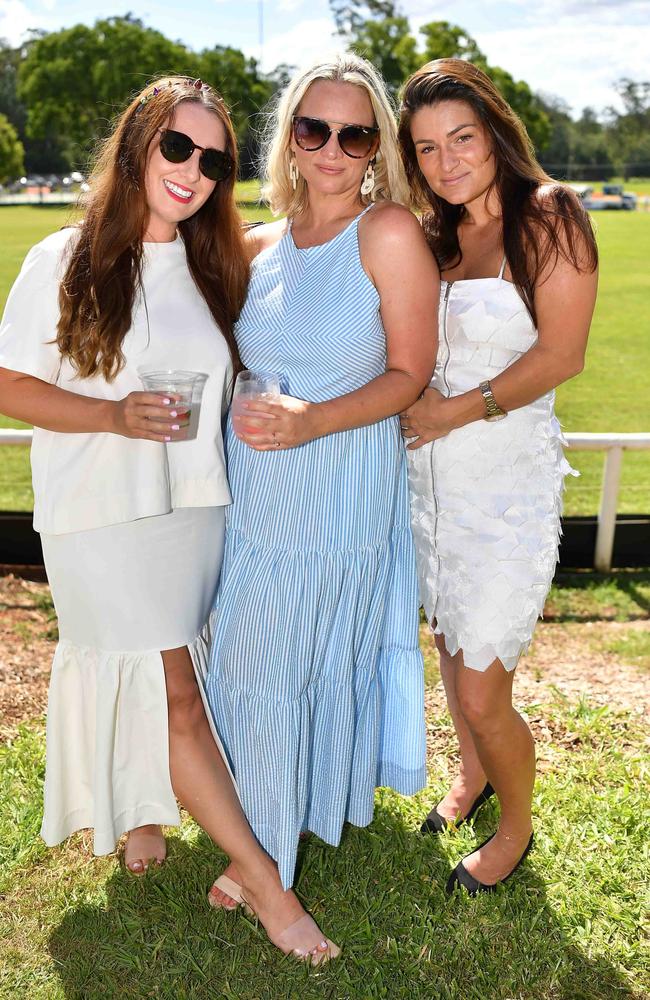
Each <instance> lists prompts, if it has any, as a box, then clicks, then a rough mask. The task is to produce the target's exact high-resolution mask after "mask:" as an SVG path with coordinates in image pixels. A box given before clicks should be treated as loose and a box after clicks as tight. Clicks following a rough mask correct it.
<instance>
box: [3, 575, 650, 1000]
mask: <svg viewBox="0 0 650 1000" xmlns="http://www.w3.org/2000/svg"><path fill="white" fill-rule="evenodd" d="M649 600H650V574H649V573H647V572H645V571H641V572H637V573H619V574H613V575H612V576H611V577H609V578H604V577H597V575H596V574H574V575H573V576H571V577H569V575H568V574H567V575H566V576H565V577H564V578H563V579H562V583H561V584H560V585H559V586H557V585H556V586H555V587H554V588H553V591H552V592H551V596H550V599H549V604H548V611H549V615H550V617H551V618H552V619H553V620H554V621H555V624H552V625H543V626H541V627H540V631H541V630H543V629H553V628H555V629H560V630H562V629H571V628H573V629H576V628H582V629H583V634H584V635H587V634H588V632H589V626H588V625H585V624H582V625H581V624H579V623H585V622H592V623H593V621H594V619H595V618H602V617H603V613H604V610H605V611H607V613H608V614H609V615H610V617H612V618H615V619H616V621H617V622H618V623H620V628H617V629H615V634H616V635H619V636H620V637H623V636H625V635H629V636H633V635H637V636H638V638H639V639H641V638H642V636H645V639H646V646H645V653H644V657H645V659H644V661H643V662H645V663H650V655H649V654H650V647H649V646H648V644H647V639H648V638H649V637H650V634H649V633H648V632H647V630H646V631H643V632H641V631H639V630H638V629H636V628H635V627H634V626H635V625H638V624H639V619H640V618H643V617H647V613H648V607H649V603H648V602H649ZM33 627H35V628H36V629H38V628H41V627H43V626H42V624H41V625H39V624H37V623H34V626H33ZM621 629H624V630H623V631H622V630H621ZM25 641H26V642H28V641H29V639H28V637H26V638H25ZM537 641H542V640H537ZM422 647H423V652H424V654H425V668H426V674H425V676H426V681H427V704H428V706H429V711H428V731H429V736H430V751H431V753H430V761H429V782H430V784H429V788H428V789H427V791H426V792H423V793H421V794H420V795H418V796H416V797H415V798H412V799H406V798H401V797H400V796H398V795H396V794H394V793H391V792H389V791H386V790H383V791H380V792H379V793H378V794H377V797H376V808H375V818H374V821H373V822H372V824H371V825H370V826H369V827H367V828H365V829H358V828H355V827H348V828H347V829H346V830H345V832H344V837H343V841H342V844H341V846H340V847H339V848H338V849H337V850H334V849H332V848H331V847H328V846H327V845H326V844H324V843H322V842H321V841H319V840H318V839H317V838H312V839H311V840H310V841H308V842H307V843H306V844H305V845H303V847H302V849H301V867H300V871H299V875H298V882H297V891H298V893H299V894H300V896H301V898H302V900H303V901H304V903H305V905H306V906H307V907H308V908H309V909H310V910H311V911H312V913H313V914H314V916H315V917H316V919H317V920H319V921H320V922H321V923H322V925H323V926H324V927H325V928H326V929H327V931H328V933H329V934H330V935H331V937H332V938H333V939H334V940H336V941H337V942H340V943H341V944H342V945H343V948H344V950H343V956H342V958H341V959H340V960H339V961H338V962H337V963H335V964H333V965H332V966H331V967H329V968H325V969H323V970H320V971H319V972H310V971H309V970H307V969H304V968H302V967H300V966H299V965H297V964H295V963H294V962H293V961H292V960H291V959H290V958H287V959H284V958H282V956H281V955H279V953H278V952H277V951H275V949H273V947H272V946H271V945H270V944H269V943H268V941H267V939H266V937H265V935H264V932H263V930H262V929H261V928H258V927H256V926H255V923H254V922H252V921H250V920H249V919H248V918H246V917H245V916H244V915H243V914H241V913H239V914H232V913H231V914H228V913H223V912H214V911H212V910H210V909H209V907H208V906H207V903H206V901H205V894H206V891H207V888H208V887H209V885H210V884H211V882H212V880H213V879H214V877H215V875H216V874H217V873H218V872H219V870H220V868H221V867H222V866H223V864H224V858H223V855H222V854H221V853H220V852H219V851H218V850H217V849H216V848H215V847H214V846H213V845H212V844H211V843H210V841H209V839H208V838H207V837H206V835H205V834H203V833H202V832H201V830H200V829H199V828H198V827H197V826H196V825H195V824H194V823H193V822H192V821H191V820H189V819H188V818H187V817H185V818H184V820H183V824H182V826H181V827H180V828H179V829H169V830H168V833H169V859H168V861H167V863H166V864H165V865H164V867H163V868H161V869H160V870H158V871H151V872H150V873H148V874H147V876H146V877H145V878H142V879H138V878H134V877H132V876H130V875H128V874H127V873H126V872H125V870H124V868H122V867H120V866H119V865H118V864H117V863H116V860H115V858H114V857H109V858H93V857H92V854H91V842H90V837H89V835H88V834H85V833H84V834H78V835H75V836H73V837H72V838H71V839H70V840H69V841H68V842H66V843H65V844H63V845H62V846H61V847H59V848H55V849H53V850H48V849H46V848H45V846H44V845H43V843H42V842H41V841H40V839H39V837H38V829H39V823H40V817H41V785H42V776H43V763H44V740H43V726H42V723H41V722H40V721H34V722H33V723H31V724H29V725H26V726H24V727H23V728H22V730H21V732H20V734H19V735H18V736H17V737H16V738H14V739H13V740H11V741H10V742H8V743H7V744H6V745H4V746H0V1000H18V998H25V1000H144V998H152V1000H431V998H434V997H435V998H439V1000H644V998H647V997H648V996H650V976H649V975H648V965H647V961H646V959H647V954H645V955H644V945H643V936H642V929H641V928H642V921H643V893H644V882H645V881H647V870H646V871H645V872H644V869H643V865H644V860H645V862H646V863H647V844H646V843H645V840H646V835H647V824H648V822H649V821H650V815H649V814H648V800H647V795H646V794H645V791H644V785H645V784H647V779H648V760H647V757H645V756H644V754H643V749H642V748H643V742H644V730H643V726H642V719H641V716H640V715H639V714H637V713H636V712H635V711H634V710H633V709H631V708H628V709H623V708H620V709H619V708H612V707H607V706H603V705H598V704H596V703H592V702H590V700H589V698H588V697H585V696H584V695H582V696H578V695H576V697H575V698H574V699H570V698H567V696H566V694H564V693H563V692H562V691H560V690H559V689H557V688H553V686H552V685H549V681H548V680H547V678H546V677H545V675H544V667H543V661H540V663H541V664H542V665H541V666H539V665H538V666H537V667H535V666H533V667H532V671H533V676H534V678H535V681H536V682H537V684H536V687H535V688H534V693H533V694H532V696H529V697H527V698H526V699H525V702H524V703H525V707H524V709H523V710H524V713H525V715H526V717H527V719H528V721H529V723H530V724H531V725H532V726H533V728H534V729H535V726H537V732H536V735H537V738H538V741H539V742H538V750H539V754H538V757H539V775H538V780H537V785H536V790H535V797H534V822H535V826H536V845H535V848H534V850H533V852H532V853H531V855H530V858H529V860H528V861H527V863H526V864H525V866H523V867H522V869H521V870H520V871H519V872H518V873H517V874H516V875H515V877H514V878H513V879H512V881H511V882H510V883H509V884H508V886H506V887H504V888H503V889H501V890H499V891H498V892H497V893H495V894H494V895H493V896H483V897H481V898H478V899H476V900H471V899H469V898H467V897H464V896H456V897H454V898H451V899H449V898H447V897H446V896H445V894H444V881H445V877H446V874H447V872H448V870H449V868H450V867H451V866H453V864H455V862H456V860H457V859H458V858H459V857H461V856H462V855H464V854H467V853H469V852H471V851H472V850H473V849H474V847H475V845H476V844H477V843H481V841H482V840H484V839H485V838H486V837H487V836H489V834H490V833H491V832H492V831H493V830H494V827H495V825H496V820H497V809H496V807H495V806H494V805H493V804H490V805H488V806H486V807H485V808H484V809H482V810H481V812H480V814H479V818H478V820H477V822H476V825H475V826H474V827H471V826H470V827H462V828H460V829H459V830H457V831H455V832H450V833H448V834H445V835H444V836H442V837H437V838H436V837H427V838H423V837H422V836H420V834H419V833H418V832H417V829H418V826H419V823H420V822H421V819H422V816H423V815H424V814H425V813H426V811H427V810H428V809H429V808H430V807H431V804H432V803H433V802H435V801H436V799H437V798H438V797H439V796H440V794H441V793H442V790H443V789H444V788H445V786H446V783H447V781H448V775H449V772H450V771H451V769H453V767H454V753H455V749H454V742H453V735H452V728H451V720H450V719H449V717H448V715H447V714H446V712H445V711H444V708H443V707H442V701H441V695H440V694H439V693H438V694H436V690H437V689H436V685H437V682H438V680H439V677H438V670H437V657H436V656H435V655H434V654H433V652H432V643H431V639H430V637H429V636H426V635H425V634H424V632H423V637H422ZM531 655H532V656H534V655H535V647H534V648H533V653H532V654H531ZM639 662H641V661H639ZM629 663H630V661H629V660H625V659H622V660H621V661H620V663H619V664H618V667H617V668H615V672H618V673H619V674H620V676H621V677H622V678H624V679H627V680H629V670H628V671H627V672H626V664H629ZM522 669H523V670H526V669H527V668H526V666H524V667H523V668H522ZM613 675H614V673H613V674H612V676H613ZM520 683H521V682H520ZM553 691H554V692H555V693H554V694H553ZM538 692H539V693H538ZM518 701H519V704H520V705H521V704H522V701H521V698H518ZM635 707H636V706H635ZM540 727H541V729H540ZM646 887H647V886H646Z"/></svg>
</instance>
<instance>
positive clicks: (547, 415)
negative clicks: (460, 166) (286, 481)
mask: <svg viewBox="0 0 650 1000" xmlns="http://www.w3.org/2000/svg"><path fill="white" fill-rule="evenodd" d="M504 268H505V261H504V263H503V265H502V267H501V270H500V272H499V276H498V277H497V278H474V279H463V280H458V281H451V282H446V281H443V282H442V285H441V301H440V347H439V350H438V359H437V362H436V368H435V372H434V375H433V379H432V380H431V386H432V387H433V388H435V389H437V390H438V391H439V392H441V393H442V394H443V395H444V396H457V395H460V394H461V393H464V392H467V391H469V390H470V389H475V388H476V387H477V386H478V384H479V383H480V382H482V381H484V380H485V379H493V378H495V377H496V376H497V375H498V374H499V373H500V372H502V371H503V370H504V369H505V368H508V367H509V366H510V365H511V364H513V363H514V362H515V361H517V360H518V359H519V358H520V357H521V356H522V355H523V354H525V353H526V351H528V350H529V349H530V348H531V347H532V346H533V345H534V344H535V343H536V341H537V330H536V329H535V326H534V325H533V322H532V320H531V317H530V315H529V313H528V311H527V309H526V307H525V305H524V303H523V300H522V299H521V298H520V296H519V294H518V292H517V290H516V288H515V286H514V285H513V284H512V282H509V281H506V280H504V278H503V271H504ZM554 399H555V393H554V391H551V392H548V393H546V394H545V395H544V396H542V397H540V398H539V399H537V400H535V402H533V403H529V404H528V405H527V406H522V407H520V408H519V409H517V410H513V411H511V412H510V413H509V414H508V416H507V417H506V418H505V419H503V420H499V421H493V422H489V421H486V420H476V421H474V422H472V423H470V424H466V425H465V426H464V427H460V428H458V429H456V430H453V431H451V432H450V433H449V434H448V435H447V436H446V437H444V438H441V439H440V440H438V441H434V442H432V443H431V444H427V445H424V446H423V447H422V448H419V449H417V450H415V451H410V452H409V453H408V455H409V482H410V489H411V515H412V526H413V533H414V536H415V544H416V555H417V564H418V577H419V583H420V598H421V602H422V605H423V606H424V609H425V612H426V615H427V619H428V621H429V622H430V623H432V624H433V625H434V627H435V631H436V633H438V634H442V635H444V637H445V644H446V647H447V649H448V651H449V653H450V654H451V655H452V656H453V655H455V654H456V653H457V652H458V650H459V649H461V650H462V651H463V657H464V662H465V665H466V666H468V667H471V668H473V669H475V670H486V669H487V667H488V666H489V665H490V663H492V661H493V660H495V659H497V658H498V659H500V660H501V662H502V663H503V665H504V667H505V668H506V670H514V668H515V667H516V665H517V661H518V660H519V657H520V656H521V654H522V653H523V652H525V651H526V649H527V648H528V646H529V645H530V641H531V639H532V635H533V631H534V629H535V624H536V622H537V619H538V617H539V615H540V614H541V612H542V609H543V607H544V601H545V599H546V595H547V593H548V590H549V588H550V585H551V581H552V579H553V573H554V571H555V565H556V562H557V553H558V544H559V537H560V513H561V507H562V492H563V488H564V477H565V475H566V474H567V473H572V474H574V475H575V473H574V472H573V470H572V469H571V467H570V465H569V464H568V462H567V461H566V459H565V457H564V454H563V451H562V445H563V444H564V440H563V437H562V433H561V430H560V425H559V422H558V420H557V418H556V417H555V414H554V410H553V404H554Z"/></svg>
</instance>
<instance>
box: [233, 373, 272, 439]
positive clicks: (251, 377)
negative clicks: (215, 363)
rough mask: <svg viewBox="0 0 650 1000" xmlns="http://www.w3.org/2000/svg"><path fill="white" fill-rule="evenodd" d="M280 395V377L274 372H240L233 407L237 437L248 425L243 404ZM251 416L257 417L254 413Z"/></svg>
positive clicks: (234, 392)
mask: <svg viewBox="0 0 650 1000" xmlns="http://www.w3.org/2000/svg"><path fill="white" fill-rule="evenodd" d="M279 395H280V377H279V376H278V375H274V374H273V372H262V371H243V372H240V373H239V375H238V376H237V379H236V381H235V388H234V391H233V395H232V408H231V417H232V426H233V430H234V431H235V434H236V435H237V437H241V431H242V430H244V429H245V427H246V424H245V419H246V416H247V411H246V409H245V407H244V405H243V404H245V403H250V402H252V401H253V400H259V399H277V398H278V397H279ZM250 417H251V419H253V420H254V419H255V418H254V416H253V415H252V414H251V415H250ZM250 427H251V429H255V430H258V427H257V426H256V425H253V424H251V425H250Z"/></svg>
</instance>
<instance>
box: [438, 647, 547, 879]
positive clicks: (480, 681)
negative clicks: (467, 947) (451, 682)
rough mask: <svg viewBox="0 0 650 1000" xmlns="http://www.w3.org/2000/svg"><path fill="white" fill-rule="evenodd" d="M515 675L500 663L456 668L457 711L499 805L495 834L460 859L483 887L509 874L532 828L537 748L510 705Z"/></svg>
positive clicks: (458, 665)
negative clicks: (484, 666) (485, 666)
mask: <svg viewBox="0 0 650 1000" xmlns="http://www.w3.org/2000/svg"><path fill="white" fill-rule="evenodd" d="M513 677H514V671H511V672H508V671H506V670H504V668H503V665H502V663H501V661H500V660H494V662H493V663H491V664H490V666H489V667H488V669H487V670H485V671H484V672H483V671H478V670H472V669H470V668H468V667H466V666H465V665H464V663H463V662H462V659H461V661H460V662H459V663H458V664H457V668H456V695H457V698H458V707H459V709H460V712H461V714H462V717H463V719H464V720H465V723H466V725H467V728H468V730H469V732H470V734H471V737H472V740H473V742H474V746H475V747H476V752H477V754H478V758H479V760H480V762H481V765H482V767H483V770H484V771H485V774H486V775H487V778H488V780H489V781H490V784H491V785H492V787H493V788H494V790H495V792H496V794H497V796H498V798H499V803H500V805H501V818H500V820H499V828H498V830H497V833H496V835H495V836H494V837H493V838H492V840H490V841H489V843H488V844H486V846H485V847H483V848H481V849H480V850H479V851H475V852H474V853H473V854H471V855H469V857H468V858H466V859H464V860H463V864H464V866H465V868H466V869H467V871H468V872H469V873H470V874H471V875H473V876H474V878H476V879H478V881H479V882H484V883H486V884H493V883H494V882H497V881H499V880H500V879H502V878H504V877H505V876H506V875H508V874H509V873H510V872H511V870H512V869H513V867H514V866H515V864H516V863H517V861H518V860H519V858H520V857H521V855H522V854H523V852H524V849H525V847H526V845H527V843H528V840H529V838H530V833H531V830H532V819H531V803H532V797H533V785H534V783H535V745H534V742H533V737H532V735H531V732H530V729H529V728H528V726H527V725H526V723H525V721H524V720H523V718H522V717H521V715H520V714H519V713H518V712H517V711H516V710H515V708H514V707H513V704H512V682H513Z"/></svg>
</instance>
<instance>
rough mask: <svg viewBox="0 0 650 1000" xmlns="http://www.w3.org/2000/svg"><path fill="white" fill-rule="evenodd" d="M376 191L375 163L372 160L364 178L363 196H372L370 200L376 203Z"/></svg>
mask: <svg viewBox="0 0 650 1000" xmlns="http://www.w3.org/2000/svg"><path fill="white" fill-rule="evenodd" d="M374 190H375V161H374V159H373V160H370V162H369V163H368V166H367V168H366V172H365V174H364V177H363V183H362V185H361V194H363V195H366V194H369V195H370V200H371V201H374V200H375V196H374Z"/></svg>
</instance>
